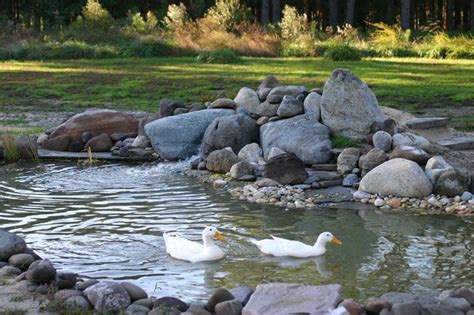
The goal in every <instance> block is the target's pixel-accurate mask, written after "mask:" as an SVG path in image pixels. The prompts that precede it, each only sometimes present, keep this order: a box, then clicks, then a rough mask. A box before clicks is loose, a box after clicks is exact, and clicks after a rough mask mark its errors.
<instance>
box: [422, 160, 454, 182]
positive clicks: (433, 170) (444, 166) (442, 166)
mask: <svg viewBox="0 0 474 315" xmlns="http://www.w3.org/2000/svg"><path fill="white" fill-rule="evenodd" d="M452 169H453V167H452V166H451V165H450V164H449V163H448V162H446V161H445V159H444V158H443V157H442V156H433V157H432V158H430V159H429V160H428V161H427V162H426V165H425V173H426V176H428V178H429V180H430V182H431V183H432V184H433V185H435V184H436V182H437V181H438V179H439V177H440V176H441V174H442V173H444V172H446V171H448V170H452Z"/></svg>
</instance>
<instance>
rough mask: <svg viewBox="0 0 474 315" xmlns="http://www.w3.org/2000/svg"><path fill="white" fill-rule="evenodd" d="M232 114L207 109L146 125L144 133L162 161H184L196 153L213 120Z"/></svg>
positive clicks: (220, 110)
mask: <svg viewBox="0 0 474 315" xmlns="http://www.w3.org/2000/svg"><path fill="white" fill-rule="evenodd" d="M234 113H235V111H233V110H230V109H208V110H201V111H195V112H190V113H186V114H182V115H179V116H171V117H167V118H162V119H158V120H155V121H152V122H150V123H148V124H146V125H145V133H146V135H147V136H148V138H149V139H150V141H151V144H152V145H153V148H154V149H155V151H156V152H158V153H159V154H160V157H162V158H163V159H167V160H179V159H186V158H188V157H190V156H192V155H195V154H197V153H198V151H199V148H200V146H201V141H202V138H203V136H204V133H205V131H206V129H207V127H208V126H209V125H210V124H211V123H212V121H213V120H214V119H216V118H217V117H220V116H226V115H233V114H234Z"/></svg>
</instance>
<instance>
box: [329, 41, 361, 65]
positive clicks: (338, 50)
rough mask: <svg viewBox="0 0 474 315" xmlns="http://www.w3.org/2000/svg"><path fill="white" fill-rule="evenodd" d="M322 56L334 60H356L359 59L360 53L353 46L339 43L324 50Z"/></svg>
mask: <svg viewBox="0 0 474 315" xmlns="http://www.w3.org/2000/svg"><path fill="white" fill-rule="evenodd" d="M324 58H326V59H330V60H334V61H358V60H360V59H361V54H360V52H359V51H358V50H357V49H355V48H353V47H350V46H348V45H339V46H334V47H330V48H328V49H327V50H326V51H325V52H324Z"/></svg>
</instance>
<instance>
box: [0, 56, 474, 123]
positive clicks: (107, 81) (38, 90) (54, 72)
mask: <svg viewBox="0 0 474 315" xmlns="http://www.w3.org/2000/svg"><path fill="white" fill-rule="evenodd" d="M335 68H348V69H350V70H352V71H353V72H354V73H355V74H357V75H358V76H359V77H360V78H361V79H362V80H364V81H365V82H367V83H368V84H369V86H370V87H371V88H372V89H373V91H374V93H375V95H376V96H377V98H378V100H379V103H380V104H381V105H384V106H389V107H394V108H398V109H402V110H406V111H409V112H412V113H414V114H417V115H430V116H434V115H438V116H440V115H442V116H449V117H451V118H452V120H453V121H452V124H451V125H453V126H455V127H457V128H459V129H463V130H471V131H472V130H474V88H473V87H474V61H470V60H429V59H409V58H404V59H371V60H363V61H359V62H331V61H327V60H323V59H318V58H291V59H289V58H276V59H275V58H244V59H243V61H242V62H240V63H238V64H232V65H210V64H200V63H197V62H196V61H195V60H194V59H193V58H190V57H189V58H188V57H180V58H153V59H133V58H131V59H105V60H100V59H98V60H66V61H65V60H57V61H48V62H39V61H30V62H3V63H0V82H1V86H0V112H2V111H3V112H25V111H75V110H80V109H84V108H87V107H107V108H116V109H128V110H145V111H149V112H156V111H158V106H159V105H158V104H159V100H160V99H162V98H173V99H178V100H183V101H186V102H189V103H193V102H204V101H209V100H213V99H214V98H216V97H217V96H218V95H225V96H227V97H231V98H233V97H234V96H235V94H236V93H237V91H238V90H239V88H240V87H242V86H249V87H253V88H255V87H256V86H257V85H258V84H259V82H260V81H261V80H262V79H263V77H264V76H265V75H266V74H274V75H276V76H277V77H278V78H279V79H280V81H282V82H283V83H284V84H302V85H305V86H307V87H308V88H313V87H319V88H321V87H322V86H323V85H324V82H325V80H326V79H327V78H328V77H329V75H330V74H331V72H332V70H333V69H335Z"/></svg>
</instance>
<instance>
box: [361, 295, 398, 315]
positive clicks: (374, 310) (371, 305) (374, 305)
mask: <svg viewBox="0 0 474 315" xmlns="http://www.w3.org/2000/svg"><path fill="white" fill-rule="evenodd" d="M391 307H392V306H391V305H390V303H389V302H388V301H387V300H384V299H381V298H377V297H371V298H368V299H367V301H365V305H364V308H365V310H366V311H367V313H368V314H379V313H380V312H381V311H382V310H384V309H387V310H389V309H390V308H391Z"/></svg>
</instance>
